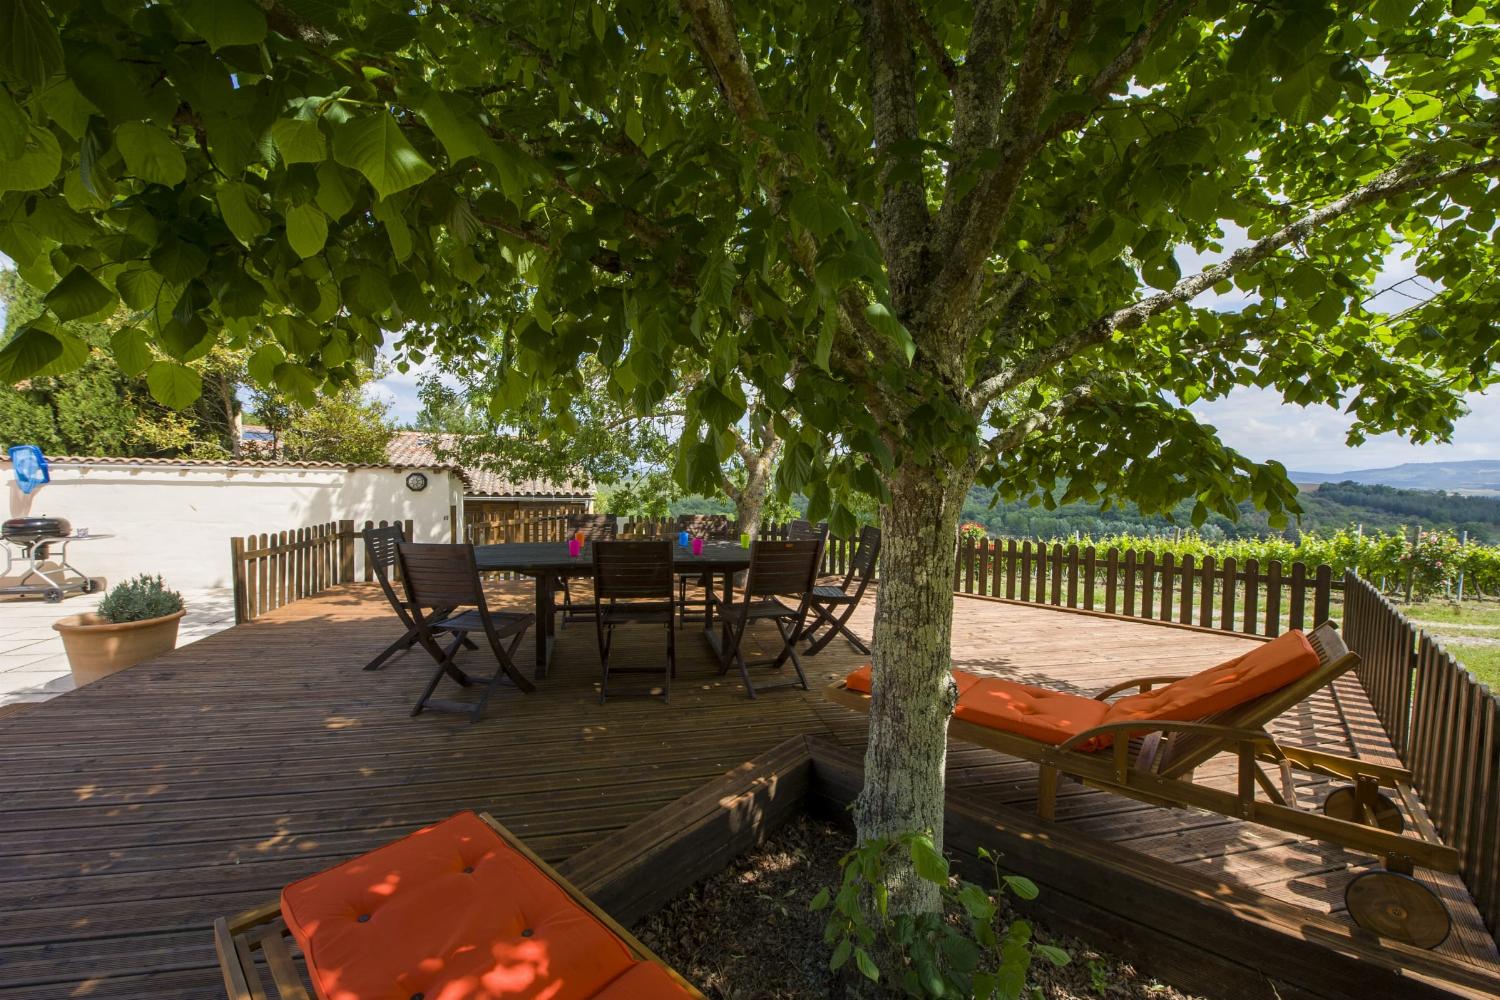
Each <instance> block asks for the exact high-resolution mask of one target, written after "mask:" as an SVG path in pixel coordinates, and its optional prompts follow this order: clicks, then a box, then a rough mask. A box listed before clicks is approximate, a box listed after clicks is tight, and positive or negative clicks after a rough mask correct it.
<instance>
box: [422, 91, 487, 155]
mask: <svg viewBox="0 0 1500 1000" xmlns="http://www.w3.org/2000/svg"><path fill="white" fill-rule="evenodd" d="M417 112H418V113H419V114H421V116H422V120H423V121H425V122H426V123H427V127H428V128H430V129H432V134H433V135H435V136H437V139H438V142H440V143H442V144H443V149H444V151H446V152H447V154H448V160H449V161H450V162H453V163H456V162H458V161H459V160H462V159H466V158H468V157H470V156H478V155H480V154H481V153H483V152H485V151H486V150H487V148H488V147H489V146H490V145H491V143H490V140H489V137H488V136H487V135H485V134H484V131H483V129H481V128H480V127H479V125H478V124H477V123H476V121H475V120H474V117H473V116H472V115H460V114H458V113H456V112H455V111H454V109H453V107H452V105H451V104H449V102H448V99H447V98H446V97H444V96H443V94H442V93H441V92H439V91H436V90H429V91H428V92H427V93H426V95H424V96H423V97H422V99H421V101H420V102H419V103H418V105H417Z"/></svg>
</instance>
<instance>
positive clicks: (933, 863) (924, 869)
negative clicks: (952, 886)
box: [911, 837, 948, 886]
mask: <svg viewBox="0 0 1500 1000" xmlns="http://www.w3.org/2000/svg"><path fill="white" fill-rule="evenodd" d="M911 863H912V865H913V867H915V868H916V869H917V874H918V875H919V876H921V877H922V878H923V879H925V880H927V881H928V882H931V883H932V884H934V885H940V886H941V885H946V884H947V883H948V861H947V859H945V858H944V857H943V856H942V855H941V854H939V853H938V851H937V848H935V847H933V846H932V840H931V839H930V838H928V837H913V838H912V841H911Z"/></svg>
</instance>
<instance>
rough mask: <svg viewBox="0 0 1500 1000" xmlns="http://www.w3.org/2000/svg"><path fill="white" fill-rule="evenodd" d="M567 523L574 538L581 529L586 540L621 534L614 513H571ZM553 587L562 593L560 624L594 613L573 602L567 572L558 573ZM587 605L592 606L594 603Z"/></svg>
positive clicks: (612, 538) (597, 540) (610, 537)
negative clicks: (580, 608) (578, 607)
mask: <svg viewBox="0 0 1500 1000" xmlns="http://www.w3.org/2000/svg"><path fill="white" fill-rule="evenodd" d="M566 524H567V529H568V534H567V538H572V537H573V536H574V535H576V534H578V533H579V532H580V531H581V532H583V538H584V540H585V541H588V542H601V541H614V539H615V537H616V536H617V535H618V534H619V521H618V519H617V518H616V517H615V515H613V514H569V515H568V519H567V521H566ZM567 538H565V539H564V541H566V540H567ZM553 589H554V590H555V591H557V592H559V593H561V594H562V614H561V615H559V616H558V621H559V623H560V626H561V625H566V624H567V623H568V622H573V621H578V620H579V619H581V618H588V617H589V616H590V615H592V613H593V612H592V611H589V610H583V611H580V610H578V609H577V607H575V605H574V604H573V591H572V588H571V587H569V586H568V577H567V576H566V575H565V574H562V573H559V574H558V576H557V582H556V583H555V584H554V585H553ZM585 607H586V608H591V607H592V605H586V606H585Z"/></svg>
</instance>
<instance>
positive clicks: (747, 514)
mask: <svg viewBox="0 0 1500 1000" xmlns="http://www.w3.org/2000/svg"><path fill="white" fill-rule="evenodd" d="M766 435H767V440H766V442H765V444H764V445H763V446H762V447H761V448H760V450H759V451H757V450H756V449H755V448H754V447H753V446H751V445H748V444H746V445H745V446H744V447H742V448H741V449H740V461H741V462H743V463H744V465H745V487H744V489H742V490H740V491H739V492H738V493H731V495H730V499H732V500H733V501H734V504H735V510H734V520H735V525H736V528H737V530H738V531H739V532H740V533H741V534H743V533H745V532H747V531H748V532H751V533H754V532H755V531H757V530H758V529H759V528H760V512H761V511H762V510H763V509H764V508H765V506H766V494H767V493H768V492H770V489H771V471H772V469H774V468H775V466H776V456H777V454H778V453H779V452H780V451H781V440H780V439H779V438H776V437H774V436H771V433H770V431H769V430H767V431H766Z"/></svg>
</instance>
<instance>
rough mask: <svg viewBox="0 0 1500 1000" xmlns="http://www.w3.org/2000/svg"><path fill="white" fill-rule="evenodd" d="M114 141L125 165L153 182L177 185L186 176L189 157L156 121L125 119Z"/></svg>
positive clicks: (171, 185)
mask: <svg viewBox="0 0 1500 1000" xmlns="http://www.w3.org/2000/svg"><path fill="white" fill-rule="evenodd" d="M115 144H116V145H117V146H119V147H120V153H121V154H122V155H124V157H125V166H126V168H127V169H128V170H129V171H130V173H132V174H133V175H135V176H136V177H139V178H140V179H141V180H143V181H146V182H148V183H151V184H165V185H166V186H167V187H176V186H177V185H178V184H181V183H182V181H183V179H184V178H186V177H187V161H186V160H184V159H183V157H182V150H180V149H178V148H177V144H176V143H175V142H173V141H172V137H171V136H170V135H168V134H167V133H166V132H164V131H162V130H161V129H159V128H157V127H156V126H155V125H148V124H146V123H145V122H126V123H125V124H123V125H121V126H120V127H119V128H117V129H115Z"/></svg>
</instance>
